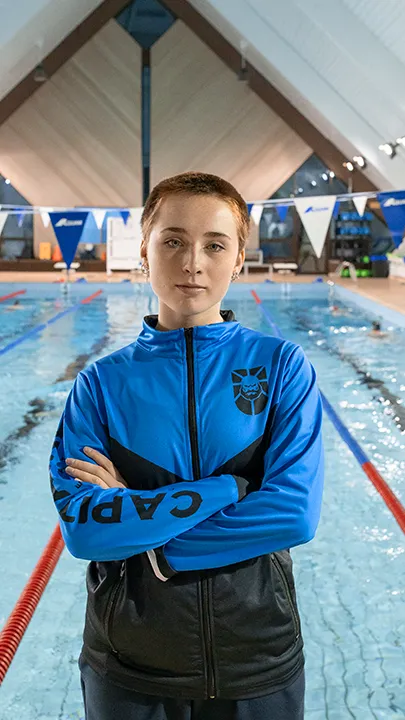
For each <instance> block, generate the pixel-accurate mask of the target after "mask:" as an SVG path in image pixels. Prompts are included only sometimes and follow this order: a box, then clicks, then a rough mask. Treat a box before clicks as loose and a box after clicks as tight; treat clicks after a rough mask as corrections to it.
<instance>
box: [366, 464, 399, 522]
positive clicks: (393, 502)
mask: <svg viewBox="0 0 405 720" xmlns="http://www.w3.org/2000/svg"><path fill="white" fill-rule="evenodd" d="M362 468H363V470H364V472H365V473H366V475H367V477H368V478H369V480H371V482H372V483H373V485H374V487H375V489H376V490H377V491H378V492H379V493H380V495H381V497H382V499H383V500H384V502H385V504H386V506H387V508H389V510H391V512H392V514H393V516H394V518H395V520H396V521H397V523H398V525H399V527H400V528H401V530H402V531H403V532H404V533H405V508H404V506H403V505H402V503H401V501H400V500H399V498H397V496H396V495H395V493H394V492H393V490H391V488H390V487H389V485H388V484H387V483H386V481H385V480H384V478H383V477H382V476H381V475H380V473H379V472H378V470H377V468H376V467H375V465H373V463H372V462H370V461H368V462H366V463H364V465H362Z"/></svg>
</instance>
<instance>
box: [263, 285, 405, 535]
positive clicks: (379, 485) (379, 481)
mask: <svg viewBox="0 0 405 720" xmlns="http://www.w3.org/2000/svg"><path fill="white" fill-rule="evenodd" d="M251 293H252V295H253V297H254V299H255V301H256V304H257V305H258V306H259V308H260V310H261V312H262V315H263V316H264V318H265V319H266V322H267V323H268V324H269V325H270V327H271V329H272V330H273V332H274V334H275V335H276V336H277V337H279V338H283V335H282V333H281V332H280V330H279V328H278V327H277V325H276V324H275V323H274V322H273V320H272V318H271V315H270V313H269V312H268V310H266V308H265V307H264V306H263V303H262V301H261V299H260V297H259V296H258V294H257V292H256V291H255V290H251ZM319 392H320V395H321V398H322V404H323V407H324V409H325V412H326V414H327V415H328V417H329V420H330V421H331V422H332V424H333V425H334V427H335V428H336V430H337V431H338V433H339V435H340V437H341V438H342V440H344V442H345V443H346V445H347V446H348V448H349V450H351V451H352V453H353V455H354V457H355V458H356V460H357V462H358V463H359V465H360V466H361V468H362V470H363V471H364V472H365V474H366V475H367V477H368V478H369V480H371V482H372V483H373V485H374V487H375V488H376V490H377V491H378V492H379V493H380V495H381V497H382V499H383V500H384V502H385V504H386V505H387V507H388V508H389V510H391V512H392V514H393V516H394V517H395V520H396V521H397V523H398V525H399V526H400V528H401V530H402V531H403V532H404V533H405V508H404V506H403V505H402V503H401V501H400V500H399V498H398V497H397V496H396V495H395V493H394V491H393V490H391V488H390V486H389V485H388V483H387V482H386V481H385V480H384V478H383V477H382V475H380V473H379V472H378V470H377V468H376V467H375V465H374V464H373V463H372V462H371V460H370V459H369V458H368V457H367V454H366V453H365V452H364V450H363V448H362V447H361V445H359V443H358V442H357V440H355V438H354V437H353V435H352V434H351V432H350V430H349V429H348V428H347V427H346V425H345V424H344V423H343V422H342V420H341V419H340V417H339V415H338V414H337V412H336V410H335V409H334V408H333V407H332V405H331V404H330V402H329V400H328V399H327V398H326V397H325V395H324V394H323V392H322V391H321V390H320V391H319Z"/></svg>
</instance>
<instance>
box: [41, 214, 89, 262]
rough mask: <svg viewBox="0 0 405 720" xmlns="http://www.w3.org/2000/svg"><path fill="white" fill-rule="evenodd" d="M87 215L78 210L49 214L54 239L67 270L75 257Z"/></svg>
mask: <svg viewBox="0 0 405 720" xmlns="http://www.w3.org/2000/svg"><path fill="white" fill-rule="evenodd" d="M88 214H89V213H88V212H83V211H80V210H78V211H73V212H71V211H67V212H50V213H49V217H50V219H51V223H52V227H53V230H54V233H55V235H56V239H57V241H58V243H59V247H60V249H61V252H62V255H63V259H64V261H65V263H66V265H67V267H68V268H69V267H70V266H71V264H72V262H73V259H74V256H75V255H76V250H77V246H78V244H79V242H80V239H81V237H82V234H83V230H84V225H85V222H86V220H87V216H88Z"/></svg>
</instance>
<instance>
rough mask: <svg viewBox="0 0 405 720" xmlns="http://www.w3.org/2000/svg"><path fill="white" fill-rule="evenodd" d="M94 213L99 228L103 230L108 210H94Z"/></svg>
mask: <svg viewBox="0 0 405 720" xmlns="http://www.w3.org/2000/svg"><path fill="white" fill-rule="evenodd" d="M92 213H93V217H94V219H95V221H96V225H97V227H98V229H99V230H101V228H102V227H103V222H104V218H105V216H106V213H107V210H92Z"/></svg>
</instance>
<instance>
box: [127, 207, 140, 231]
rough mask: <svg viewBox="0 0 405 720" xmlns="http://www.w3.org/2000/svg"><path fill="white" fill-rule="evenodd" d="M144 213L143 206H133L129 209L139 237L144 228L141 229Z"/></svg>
mask: <svg viewBox="0 0 405 720" xmlns="http://www.w3.org/2000/svg"><path fill="white" fill-rule="evenodd" d="M142 213H143V207H139V208H131V210H130V211H129V214H130V216H131V220H132V223H133V226H134V228H136V235H137V237H138V235H139V234H140V235H142V230H141V217H142Z"/></svg>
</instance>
